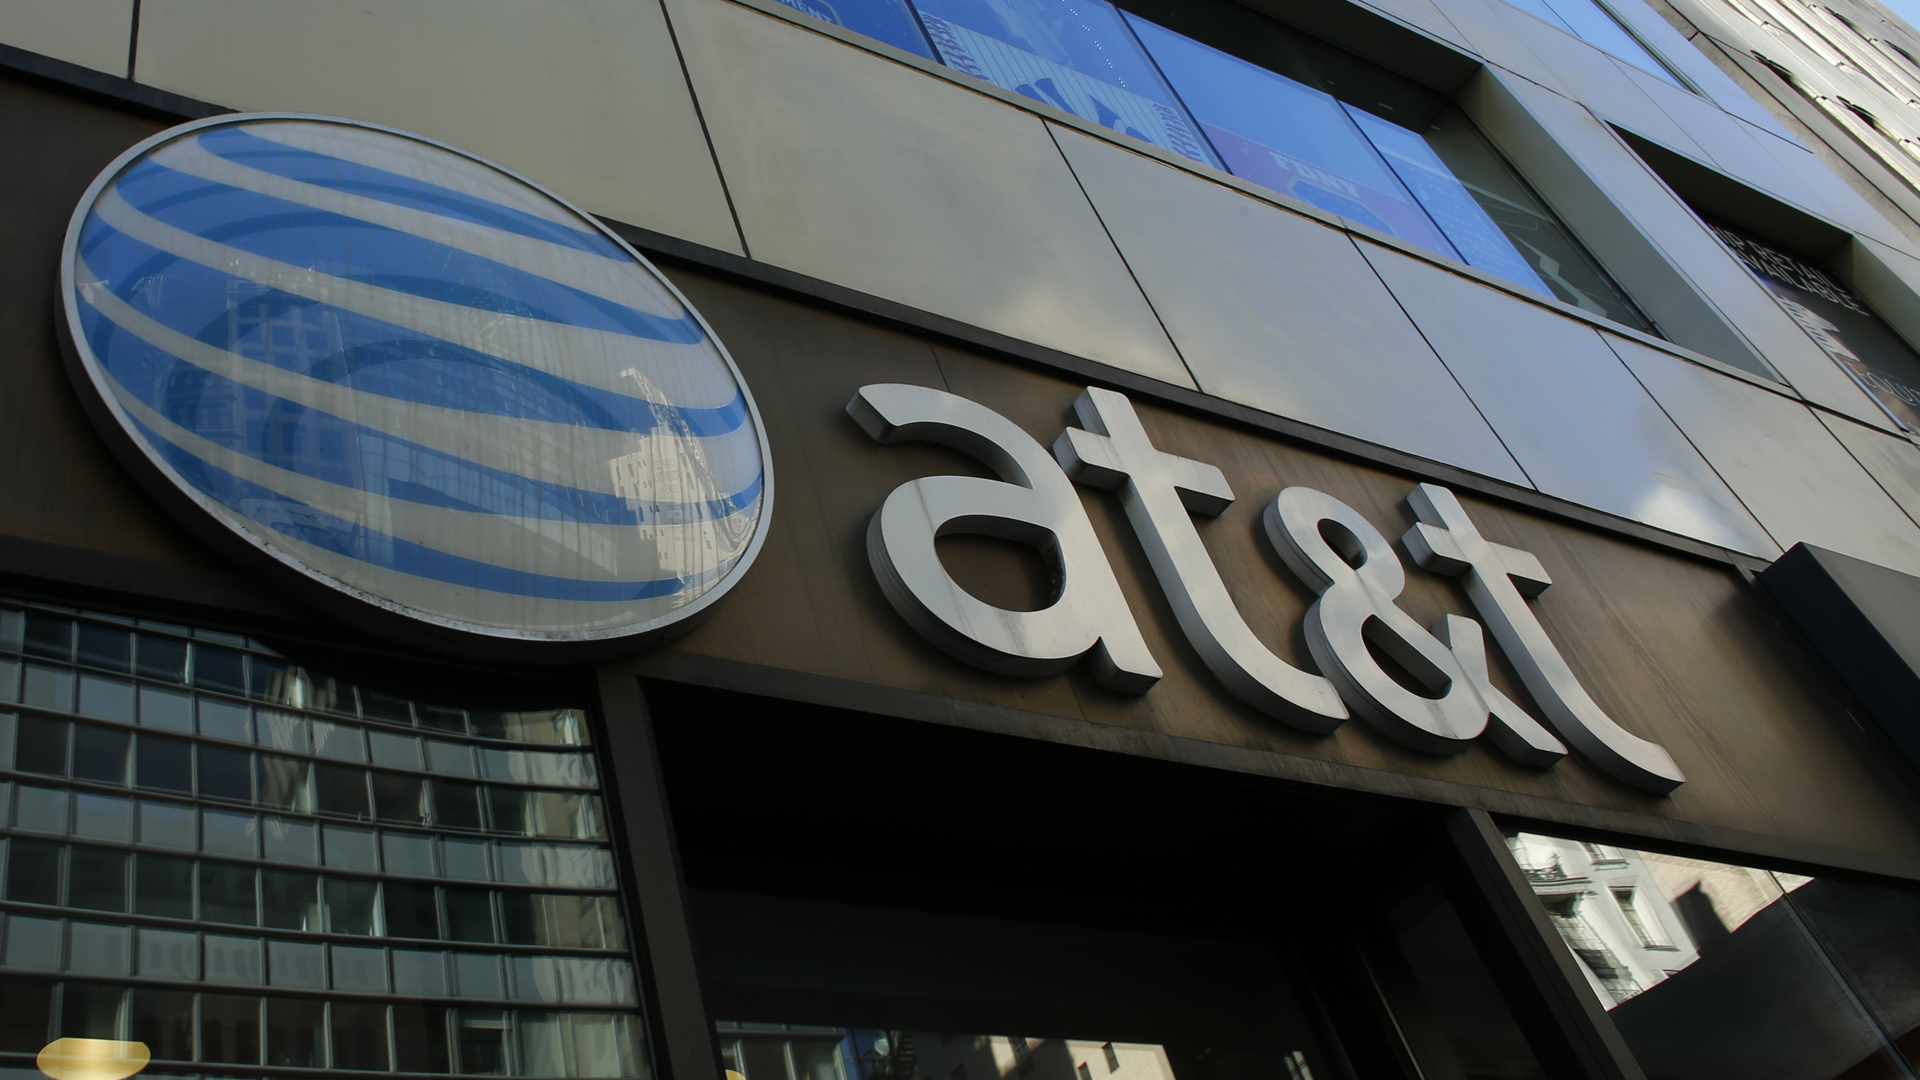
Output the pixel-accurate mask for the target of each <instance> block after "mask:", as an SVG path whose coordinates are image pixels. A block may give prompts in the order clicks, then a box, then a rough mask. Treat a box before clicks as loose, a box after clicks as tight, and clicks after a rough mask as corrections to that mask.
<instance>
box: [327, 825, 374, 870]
mask: <svg viewBox="0 0 1920 1080" xmlns="http://www.w3.org/2000/svg"><path fill="white" fill-rule="evenodd" d="M374 840H375V837H374V833H373V830H372V829H355V828H350V827H348V826H345V825H328V826H326V827H325V828H324V829H322V830H321V845H322V847H324V848H325V853H326V863H327V865H328V866H335V867H340V868H342V869H347V870H378V869H380V852H379V849H378V847H377V845H376V844H375V843H374Z"/></svg>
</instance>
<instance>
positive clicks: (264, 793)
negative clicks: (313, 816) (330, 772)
mask: <svg viewBox="0 0 1920 1080" xmlns="http://www.w3.org/2000/svg"><path fill="white" fill-rule="evenodd" d="M258 767H259V772H260V794H259V801H260V804H261V805H262V806H271V807H275V808H277V809H280V810H300V811H304V812H309V813H310V812H312V810H313V787H312V784H311V783H309V771H310V769H311V766H310V765H309V764H308V763H307V762H305V761H298V760H296V759H294V758H283V757H274V756H272V755H270V754H261V755H260V757H259V760H258Z"/></svg>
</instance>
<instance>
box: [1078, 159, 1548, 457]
mask: <svg viewBox="0 0 1920 1080" xmlns="http://www.w3.org/2000/svg"><path fill="white" fill-rule="evenodd" d="M1054 133H1055V136H1056V137H1057V138H1058V139H1059V140H1060V147H1061V149H1062V150H1064V151H1066V154H1067V160H1068V161H1069V162H1071V163H1072V165H1073V167H1074V170H1075V172H1077V173H1078V174H1079V177H1080V182H1081V183H1082V184H1083V185H1084V186H1085V187H1086V191H1087V195H1088V196H1089V197H1090V198H1092V200H1093V205H1094V208H1095V209H1096V210H1098V211H1099V212H1100V216H1101V218H1102V219H1103V220H1104V221H1105V222H1106V226H1107V229H1108V231H1110V232H1111V233H1112V234H1113V239H1114V242H1115V243H1117V244H1118V245H1119V246H1120V251H1121V253H1122V254H1123V255H1125V256H1126V259H1127V263H1128V265H1130V266H1131V267H1132V268H1133V272H1134V275H1135V276H1136V277H1137V278H1138V279H1139V281H1140V285H1141V287H1142V288H1143V289H1145V290H1146V293H1147V297H1148V298H1149V299H1150V300H1151V301H1152V302H1153V306H1154V310H1156V311H1158V312H1159V313H1160V318H1161V319H1162V320H1163V321H1164V322H1165V323H1166V327H1167V332H1168V333H1170V334H1172V335H1173V339H1174V341H1175V342H1176V343H1177V344H1178V345H1179V347H1180V352H1181V355H1183V356H1184V357H1186V360H1187V364H1188V366H1189V367H1190V368H1191V369H1192V370H1193V373H1194V378H1195V379H1197V380H1198V381H1199V383H1200V388H1201V389H1202V390H1205V391H1206V392H1207V393H1209V394H1215V395H1218V396H1220V397H1224V398H1229V399H1231V400H1234V401H1238V402H1241V403H1243V404H1246V405H1251V406H1253V407H1254V408H1257V409H1265V410H1266V411H1268V412H1271V413H1278V414H1279V415H1281V416H1288V417H1292V418H1294V419H1296V420H1303V421H1305V422H1307V423H1309V424H1314V425H1317V426H1319V427H1323V428H1327V429H1329V430H1332V431H1338V432H1341V433H1343V434H1347V435H1353V436H1356V437H1358V438H1362V439H1366V440H1367V441H1369V442H1374V443H1379V444H1381V445H1384V446H1391V447H1393V448H1394V449H1396V450H1405V451H1407V452H1408V453H1412V454H1418V455H1420V456H1421V457H1425V458H1431V459H1433V460H1435V461H1443V462H1446V463H1447V464H1449V465H1457V466H1459V467H1461V468H1463V469H1471V470H1472V471H1474V472H1477V473H1482V474H1484V475H1487V476H1497V477H1499V478H1501V479H1503V480H1511V481H1513V482H1514V483H1519V484H1524V483H1526V482H1527V480H1526V476H1525V474H1523V473H1522V472H1521V471H1520V469H1519V467H1518V466H1516V465H1515V464H1514V463H1513V459H1512V458H1511V457H1509V456H1508V454H1507V452H1506V450H1505V449H1504V448H1502V447H1501V445H1500V441H1499V440H1498V439H1497V438H1495V437H1494V434H1493V431H1492V429H1490V428H1488V427H1487V423H1486V421H1485V420H1483V419H1481V417H1480V414H1479V413H1478V412H1476V411H1475V410H1474V407H1473V403H1472V402H1471V401H1468V400H1467V395H1466V394H1465V393H1464V392H1462V391H1461V389H1460V387H1459V385H1458V384H1457V383H1455V382H1454V381H1453V376H1452V375H1450V374H1448V373H1447V369H1446V368H1445V367H1444V366H1442V365H1441V363H1440V361H1439V360H1438V359H1436V358H1435V357H1434V355H1433V351H1432V350H1431V349H1429V348H1427V345H1426V343H1425V342H1424V341H1422V340H1421V338H1420V335H1419V333H1418V332H1417V331H1415V330H1414V328H1413V324H1412V323H1410V322H1408V321H1407V318H1406V315H1405V314H1403V313H1402V312H1401V310H1400V308H1399V306H1398V305H1397V304H1395V303H1394V300H1393V296H1392V294H1390V293H1388V292H1387V290H1386V287H1385V286H1383V285H1381V284H1380V280H1379V278H1377V277H1375V276H1374V273H1373V270H1372V268H1371V267H1369V266H1368V265H1367V262H1366V260H1365V259H1362V258H1361V257H1360V253H1359V252H1357V251H1355V250H1354V248H1353V243H1352V241H1350V240H1349V239H1348V238H1347V236H1346V234H1345V233H1342V232H1340V231H1338V230H1335V229H1332V228H1329V227H1327V226H1325V225H1322V224H1320V223H1319V222H1317V221H1313V220H1311V219H1309V218H1305V217H1302V216H1300V215H1298V214H1293V213H1289V212H1287V211H1285V210H1281V209H1279V208H1278V207H1275V206H1272V205H1270V204H1268V203H1264V202H1261V201H1259V200H1257V199H1254V198H1251V197H1249V196H1246V195H1242V194H1241V193H1239V192H1237V191H1234V190H1232V189H1230V188H1226V187H1222V186H1220V185H1218V184H1213V183H1209V182H1207V181H1205V180H1202V179H1200V178H1199V177H1196V176H1193V175H1191V174H1188V173H1184V172H1181V171H1179V170H1177V169H1174V168H1171V167H1169V166H1167V165H1163V164H1161V163H1159V162H1157V161H1153V160H1151V159H1148V158H1146V157H1142V156H1140V155H1138V154H1130V153H1128V152H1127V151H1125V150H1122V149H1120V148H1119V147H1116V146H1114V145H1112V144H1110V143H1107V142H1104V141H1102V140H1099V139H1095V138H1091V137H1089V136H1086V135H1082V134H1079V133H1077V132H1073V131H1064V130H1060V129H1058V128H1056V129H1055V132H1054Z"/></svg>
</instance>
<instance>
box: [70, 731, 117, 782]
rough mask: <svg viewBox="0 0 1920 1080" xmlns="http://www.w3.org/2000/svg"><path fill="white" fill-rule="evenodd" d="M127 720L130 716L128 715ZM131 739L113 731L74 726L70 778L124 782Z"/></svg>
mask: <svg viewBox="0 0 1920 1080" xmlns="http://www.w3.org/2000/svg"><path fill="white" fill-rule="evenodd" d="M127 719H129V720H131V719H132V717H131V716H128V717H127ZM131 738H132V737H131V736H130V735H129V734H128V733H127V732H124V731H116V730H114V729H113V728H100V727H94V726H93V725H92V724H75V725H74V727H73V775H74V779H76V780H95V781H98V782H100V783H103V784H124V783H126V782H127V744H128V742H129V741H130V739H131Z"/></svg>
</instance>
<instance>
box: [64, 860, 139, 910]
mask: <svg viewBox="0 0 1920 1080" xmlns="http://www.w3.org/2000/svg"><path fill="white" fill-rule="evenodd" d="M67 906H69V907H77V908H87V909H88V910H91V911H125V910H127V857H126V855H125V854H123V853H121V852H118V851H102V850H100V849H99V848H89V847H77V848H74V849H73V850H72V852H71V853H70V854H69V855H68V861H67Z"/></svg>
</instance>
